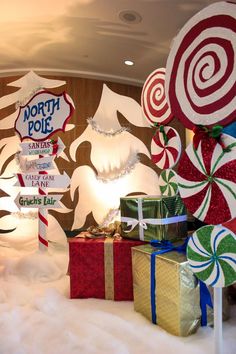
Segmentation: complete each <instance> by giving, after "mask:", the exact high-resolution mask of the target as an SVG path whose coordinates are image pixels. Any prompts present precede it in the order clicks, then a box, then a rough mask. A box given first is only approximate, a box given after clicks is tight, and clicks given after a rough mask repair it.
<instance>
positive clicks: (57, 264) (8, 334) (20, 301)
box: [0, 237, 236, 354]
mask: <svg viewBox="0 0 236 354" xmlns="http://www.w3.org/2000/svg"><path fill="white" fill-rule="evenodd" d="M8 239H9V238H8ZM1 240H2V237H1V238H0V354H74V353H75V354H79V353H81V354H88V353H89V354H90V353H96V354H97V353H99V354H100V353H101V354H106V353H109V354H110V353H112V354H149V353H150V354H155V353H158V354H165V353H168V354H172V353H173V354H176V353H181V354H185V353H186V354H204V353H207V354H211V353H214V349H213V329H212V328H200V329H199V330H198V332H197V333H196V334H194V335H192V336H189V337H187V338H180V337H175V336H172V335H170V334H168V333H167V332H165V331H164V330H162V329H161V328H159V327H158V326H155V325H152V324H151V323H150V322H149V321H148V320H146V319H145V318H144V317H143V316H142V315H140V314H139V313H137V312H135V311H134V310H133V303H132V302H112V301H106V300H96V299H85V300H82V299H78V300H71V299H69V277H68V276H67V275H66V272H67V266H68V248H67V244H66V242H65V243H64V244H63V245H62V244H60V245H59V244H57V243H51V244H50V248H49V252H48V253H47V254H42V253H40V254H39V253H38V251H37V242H31V243H29V244H24V245H20V243H17V244H14V242H12V243H11V242H1ZM231 312H232V314H231V319H230V320H229V321H227V322H225V323H224V324H223V334H224V354H235V353H236V306H232V307H231Z"/></svg>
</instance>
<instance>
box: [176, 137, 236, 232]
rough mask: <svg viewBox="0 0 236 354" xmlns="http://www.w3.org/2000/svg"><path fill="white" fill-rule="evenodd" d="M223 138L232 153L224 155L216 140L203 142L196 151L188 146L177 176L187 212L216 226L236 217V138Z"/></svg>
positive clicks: (210, 139)
mask: <svg viewBox="0 0 236 354" xmlns="http://www.w3.org/2000/svg"><path fill="white" fill-rule="evenodd" d="M222 138H223V143H224V145H225V146H227V147H228V148H230V151H228V152H224V151H223V149H222V146H221V145H220V144H219V143H218V142H217V140H216V139H214V138H208V139H202V140H201V141H200V143H199V145H198V148H197V150H195V148H194V146H193V144H192V143H191V144H189V145H188V147H187V149H186V150H185V152H184V154H183V155H182V157H181V159H180V162H179V167H178V175H177V182H178V188H179V192H180V196H181V198H182V200H183V202H184V204H185V206H186V207H187V209H188V210H189V211H190V212H191V213H192V214H193V215H194V216H195V217H196V218H197V219H200V220H201V221H203V222H205V223H207V224H213V225H216V224H221V223H223V222H225V221H228V220H230V219H232V218H234V217H236V207H235V206H236V173H235V171H236V139H235V138H232V137H230V136H229V135H224V134H222Z"/></svg>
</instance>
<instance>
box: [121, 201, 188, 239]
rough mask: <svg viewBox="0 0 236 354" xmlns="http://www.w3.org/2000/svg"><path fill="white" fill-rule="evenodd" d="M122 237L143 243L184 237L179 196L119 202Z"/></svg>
mask: <svg viewBox="0 0 236 354" xmlns="http://www.w3.org/2000/svg"><path fill="white" fill-rule="evenodd" d="M120 210H121V234H122V236H123V237H126V238H132V239H140V240H142V241H151V240H153V239H155V240H170V241H174V240H177V239H180V238H184V237H186V236H187V215H186V208H185V206H184V204H183V202H182V200H181V198H180V196H179V195H175V196H171V197H168V196H148V195H141V196H140V195H139V196H132V197H124V198H120Z"/></svg>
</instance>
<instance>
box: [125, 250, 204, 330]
mask: <svg viewBox="0 0 236 354" xmlns="http://www.w3.org/2000/svg"><path fill="white" fill-rule="evenodd" d="M156 250H157V249H155V248H153V247H152V246H150V245H149V244H148V245H143V246H137V247H133V248H132V270H133V287H134V309H135V310H136V311H137V312H140V313H141V314H143V315H144V316H145V317H147V318H148V319H149V320H150V321H152V318H153V316H152V305H151V254H152V253H153V252H154V251H156ZM155 281H156V288H155V305H156V311H155V315H156V323H157V325H159V326H160V327H162V328H163V329H165V330H166V331H168V332H169V333H171V334H174V335H176V336H188V335H190V334H192V333H194V332H196V330H197V329H198V327H199V326H200V325H201V309H200V293H199V285H198V281H197V279H196V277H195V276H194V274H193V272H192V271H191V269H190V266H189V264H188V261H187V259H186V256H185V255H184V254H182V253H178V252H176V251H171V252H168V253H164V254H162V255H158V256H155Z"/></svg>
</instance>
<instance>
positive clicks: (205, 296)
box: [150, 238, 213, 326]
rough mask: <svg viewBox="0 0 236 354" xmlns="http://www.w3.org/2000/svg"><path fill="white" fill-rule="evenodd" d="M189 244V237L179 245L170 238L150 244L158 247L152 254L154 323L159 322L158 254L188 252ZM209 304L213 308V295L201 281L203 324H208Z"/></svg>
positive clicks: (153, 241)
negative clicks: (157, 307)
mask: <svg viewBox="0 0 236 354" xmlns="http://www.w3.org/2000/svg"><path fill="white" fill-rule="evenodd" d="M187 244H188V238H186V239H185V241H184V243H183V244H182V245H179V246H174V245H173V244H172V243H171V242H170V241H168V240H163V241H159V240H152V241H151V242H150V245H151V246H153V247H157V248H158V250H157V251H154V252H153V253H152V254H151V272H150V273H151V310H152V323H155V324H156V323H157V320H156V296H155V295H156V276H155V265H156V256H157V255H160V254H163V253H167V252H171V251H177V252H179V253H184V254H186V247H187ZM207 305H208V306H210V307H212V308H213V305H212V301H211V295H210V292H209V290H208V288H207V286H206V284H205V283H203V282H201V281H200V307H201V312H202V318H201V325H202V326H206V325H207Z"/></svg>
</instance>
